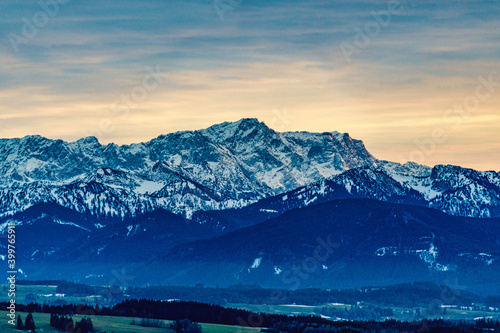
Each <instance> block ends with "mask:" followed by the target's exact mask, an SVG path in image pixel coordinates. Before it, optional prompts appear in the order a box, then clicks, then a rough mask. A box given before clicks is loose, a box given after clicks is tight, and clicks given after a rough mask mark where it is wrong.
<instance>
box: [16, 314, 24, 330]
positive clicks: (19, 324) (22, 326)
mask: <svg viewBox="0 0 500 333" xmlns="http://www.w3.org/2000/svg"><path fill="white" fill-rule="evenodd" d="M16 328H17V329H18V330H24V325H23V320H22V319H21V315H17V325H16Z"/></svg>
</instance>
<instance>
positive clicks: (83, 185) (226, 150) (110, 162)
mask: <svg viewBox="0 0 500 333" xmlns="http://www.w3.org/2000/svg"><path fill="white" fill-rule="evenodd" d="M376 163H377V160H376V159H375V158H374V157H373V156H372V155H371V154H370V153H369V152H368V151H367V150H366V149H365V147H364V145H363V143H362V142H361V141H358V140H353V139H352V138H350V137H349V135H348V134H340V133H338V132H328V133H307V132H289V133H278V132H276V131H274V130H272V129H270V128H268V127H267V126H266V125H265V124H264V123H262V122H259V121H258V120H256V119H242V120H240V121H237V122H232V123H227V122H226V123H223V124H219V125H214V126H212V127H210V128H208V129H205V130H199V131H185V132H177V133H172V134H168V135H162V136H159V137H158V138H156V139H153V140H151V141H149V142H145V143H139V144H132V145H125V146H118V145H115V144H108V145H105V146H103V145H101V144H100V143H99V142H98V141H97V139H96V138H94V137H88V138H85V139H81V140H78V141H76V142H64V141H62V140H50V139H47V138H43V137H40V136H28V137H24V138H22V139H2V140H0V172H1V173H2V175H3V176H2V177H0V202H1V206H0V216H5V215H10V214H14V213H16V212H19V211H23V210H25V209H27V208H28V207H30V206H33V205H35V204H37V203H41V202H55V203H58V204H60V205H62V206H64V207H68V208H71V209H74V210H77V211H79V212H90V213H92V214H96V215H111V216H121V217H125V216H133V215H135V214H137V213H141V212H146V211H149V210H152V209H155V208H166V209H169V210H171V211H173V212H176V213H185V214H187V215H188V216H189V215H190V214H191V213H192V212H193V211H196V210H205V209H224V208H230V207H241V206H244V205H246V204H248V203H251V202H255V201H256V200H258V199H262V198H264V197H268V196H271V195H275V194H280V193H284V192H286V191H290V190H292V189H295V188H297V187H300V186H304V185H307V184H310V183H313V182H317V181H319V180H321V179H324V178H327V177H331V176H333V175H336V174H339V173H341V172H343V171H345V170H349V169H352V168H356V167H364V166H375V165H376Z"/></svg>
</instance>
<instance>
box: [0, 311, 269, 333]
mask: <svg viewBox="0 0 500 333" xmlns="http://www.w3.org/2000/svg"><path fill="white" fill-rule="evenodd" d="M17 314H20V315H21V317H22V319H23V320H25V319H26V315H27V314H26V313H22V312H18V313H16V316H17ZM0 316H1V318H2V321H1V322H0V332H19V331H18V330H16V329H15V327H13V326H12V325H10V324H9V323H8V322H7V320H8V319H7V318H8V317H7V312H5V311H0ZM33 318H34V320H35V324H36V327H37V332H59V333H60V332H61V331H59V330H56V329H54V328H53V327H50V325H49V320H50V314H48V313H33ZM80 318H81V316H73V320H76V321H78V320H80ZM133 320H134V318H128V317H110V316H93V317H92V323H93V324H94V329H95V331H96V332H107V333H131V332H138V333H150V332H151V333H152V332H175V331H174V330H171V329H165V328H151V327H142V326H137V325H131V323H132V321H133ZM135 321H136V322H140V319H139V318H135ZM163 322H165V323H166V324H170V323H171V321H168V320H165V321H163ZM200 324H201V327H202V329H203V332H204V333H256V332H259V331H260V330H259V329H258V328H246V327H236V326H225V325H213V324H203V323H200Z"/></svg>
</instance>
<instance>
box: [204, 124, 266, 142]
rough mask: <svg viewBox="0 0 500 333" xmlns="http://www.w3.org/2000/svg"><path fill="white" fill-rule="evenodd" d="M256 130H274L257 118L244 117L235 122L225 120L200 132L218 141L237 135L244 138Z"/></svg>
mask: <svg viewBox="0 0 500 333" xmlns="http://www.w3.org/2000/svg"><path fill="white" fill-rule="evenodd" d="M255 130H257V131H259V132H268V131H273V130H272V129H270V128H269V127H267V125H266V124H264V123H263V122H260V121H259V120H258V119H256V118H242V119H240V120H238V121H234V122H223V123H221V124H217V125H213V126H210V127H209V128H207V129H205V130H200V131H199V132H200V133H202V134H203V135H206V136H208V137H210V138H211V139H212V140H214V141H216V142H222V141H226V140H228V139H231V138H235V137H237V138H244V137H245V136H247V135H248V134H250V133H251V132H253V131H255ZM273 132H274V131H273Z"/></svg>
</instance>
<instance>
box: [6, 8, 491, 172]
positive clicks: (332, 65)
mask: <svg viewBox="0 0 500 333" xmlns="http://www.w3.org/2000/svg"><path fill="white" fill-rule="evenodd" d="M402 4H403V10H402V11H401V12H400V13H398V14H395V15H393V16H392V17H391V22H390V24H388V25H387V26H385V27H382V28H381V29H380V33H378V34H377V35H376V36H373V37H372V38H371V39H370V43H369V45H368V46H367V47H366V48H363V49H362V50H361V52H360V53H359V54H356V55H355V56H353V59H352V62H351V63H348V62H347V61H346V59H345V57H344V55H343V54H342V52H341V50H340V47H339V46H340V44H341V43H343V42H344V43H350V44H353V43H354V41H355V38H356V31H358V30H356V29H357V28H359V29H361V30H363V29H364V27H365V25H366V24H367V23H369V22H372V21H373V20H374V16H373V13H374V12H378V11H382V10H385V9H387V5H388V2H387V1H371V0H364V1H347V0H342V1H317V2H312V1H298V0H288V1H284V0H283V1H247V0H243V1H242V2H241V3H240V4H239V5H238V6H236V7H235V8H234V9H233V10H231V11H228V12H226V13H224V17H223V18H224V19H223V20H221V19H220V17H219V15H217V12H216V10H215V8H214V6H213V3H212V2H211V1H201V0H200V1H195V0H190V1H182V2H173V1H169V2H165V1H160V0H153V1H148V2H143V3H140V2H137V1H129V0H122V1H118V0H110V1H106V2H97V1H95V0H89V1H85V2H77V1H70V2H69V3H68V4H66V5H64V6H61V8H60V10H59V12H58V14H57V15H56V16H55V17H53V18H51V19H50V21H49V22H48V23H47V24H46V25H45V26H44V27H43V28H40V29H39V31H38V33H37V34H36V36H35V37H34V38H32V39H30V40H29V42H28V43H27V44H23V45H20V46H19V52H18V53H15V52H14V50H13V49H12V47H11V45H10V43H9V41H8V38H7V36H8V34H9V33H10V32H14V33H17V34H20V33H21V32H22V26H23V21H22V19H23V18H27V19H31V18H32V16H33V15H34V14H35V13H37V12H38V11H40V7H39V5H38V4H37V3H36V2H32V1H16V2H8V3H7V2H4V3H2V5H3V8H2V9H3V10H2V11H1V12H0V41H1V43H0V77H2V80H1V81H0V122H2V124H3V126H1V127H0V130H1V135H0V136H3V137H12V136H24V135H26V134H35V133H38V134H43V135H46V136H49V137H58V138H64V139H76V138H78V137H81V136H83V135H84V134H85V133H88V132H91V131H92V130H95V129H96V128H99V126H100V125H99V124H100V123H101V122H102V121H103V120H109V121H111V122H112V124H113V131H109V132H108V133H106V135H105V137H104V138H103V139H104V141H106V142H110V141H115V142H118V143H128V142H137V141H141V140H147V139H150V138H151V137H152V136H155V135H159V134H162V133H166V132H171V131H176V130H182V129H197V128H201V127H206V126H209V125H211V124H213V123H216V122H220V121H225V120H236V119H239V118H242V117H250V116H255V117H259V118H260V119H261V120H264V121H267V122H269V123H272V122H273V119H275V118H276V115H275V113H276V112H275V111H276V110H283V109H287V110H288V112H289V113H292V114H293V115H294V118H293V120H291V121H289V122H286V123H282V124H280V128H281V127H282V128H283V129H284V130H309V131H331V130H339V131H343V132H350V133H351V134H352V135H353V136H355V137H357V138H360V139H363V140H364V141H365V143H366V144H367V145H368V147H369V148H370V150H371V151H373V152H374V153H375V154H376V155H377V156H378V157H380V158H385V159H391V158H392V159H397V158H398V156H400V155H404V154H406V155H407V154H408V152H411V150H412V149H414V146H415V143H414V142H415V140H418V139H421V138H424V137H426V136H428V135H429V133H430V132H431V131H432V130H433V129H434V128H436V127H444V126H449V124H447V123H446V122H445V121H444V120H443V114H444V112H446V110H448V109H449V108H452V107H453V105H454V104H455V103H462V102H463V99H464V98H466V97H467V96H469V95H470V94H473V93H474V89H475V86H476V84H477V80H478V77H479V76H487V75H489V74H490V73H492V72H494V71H495V70H497V67H498V61H499V57H500V56H499V55H500V44H499V43H498V41H499V40H500V26H499V25H500V19H499V17H500V16H499V15H498V14H499V11H500V8H499V4H498V2H495V1H481V2H480V3H479V2H478V1H449V2H443V1H425V2H424V1H422V2H419V1H409V0H408V1H402ZM156 66H159V67H160V68H161V70H162V73H163V74H162V75H163V78H164V81H163V82H162V84H161V85H159V87H157V88H156V89H154V90H153V91H151V92H149V93H148V96H147V98H145V99H144V100H143V101H141V102H140V103H137V106H135V107H133V108H131V109H130V111H129V112H128V113H127V116H126V117H122V116H120V114H118V113H117V112H112V109H113V103H114V101H115V100H116V99H117V98H120V96H122V95H124V94H130V92H131V91H132V89H134V87H136V86H137V85H140V84H141V83H142V81H143V79H144V76H145V75H147V68H148V67H156ZM498 96H499V94H498V92H496V93H495V94H493V95H492V96H491V97H490V98H489V99H488V100H486V101H483V102H482V103H481V105H480V107H479V108H478V109H477V111H476V112H475V113H474V114H473V115H471V116H470V117H468V118H467V119H466V121H465V122H464V124H463V127H462V128H461V129H460V130H450V131H449V141H448V142H449V143H447V144H446V145H442V147H443V148H442V149H441V150H439V151H436V153H435V154H433V155H432V156H430V157H429V164H433V163H436V162H439V163H441V162H442V160H443V156H446V158H447V159H449V160H450V161H452V160H453V161H459V160H460V159H463V163H462V164H466V163H479V162H477V161H476V160H474V159H473V156H474V153H473V152H474V149H476V151H478V150H481V149H479V148H478V147H483V146H484V145H485V142H487V141H488V140H490V141H491V137H489V138H488V135H491V133H495V132H492V131H493V130H492V129H493V128H498V125H499V124H498V118H495V116H494V115H495V114H496V112H497V109H496V108H497V105H498V102H499V101H500V100H499V97H498ZM495 126H496V127H495ZM478 133H479V134H478ZM464 137H465V138H468V139H469V141H467V142H472V144H471V145H466V146H464V148H463V149H465V153H463V154H457V155H456V156H455V155H453V154H452V153H450V152H452V151H453V152H455V150H454V149H455V148H453V147H455V146H454V145H456V144H458V143H459V142H462V141H461V140H462V138H464ZM474 144H475V145H476V148H474V147H473V146H474ZM492 147H493V148H492V149H495V148H494V147H496V146H494V145H493V146H492ZM448 148H449V150H447V149H448ZM468 149H470V152H469V153H467V151H468ZM452 156H454V157H453V158H452ZM481 163H482V165H483V167H484V168H491V167H492V166H495V165H498V161H496V160H494V158H493V157H489V158H488V160H486V161H484V162H481ZM495 163H496V164H495ZM457 164H460V163H457Z"/></svg>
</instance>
